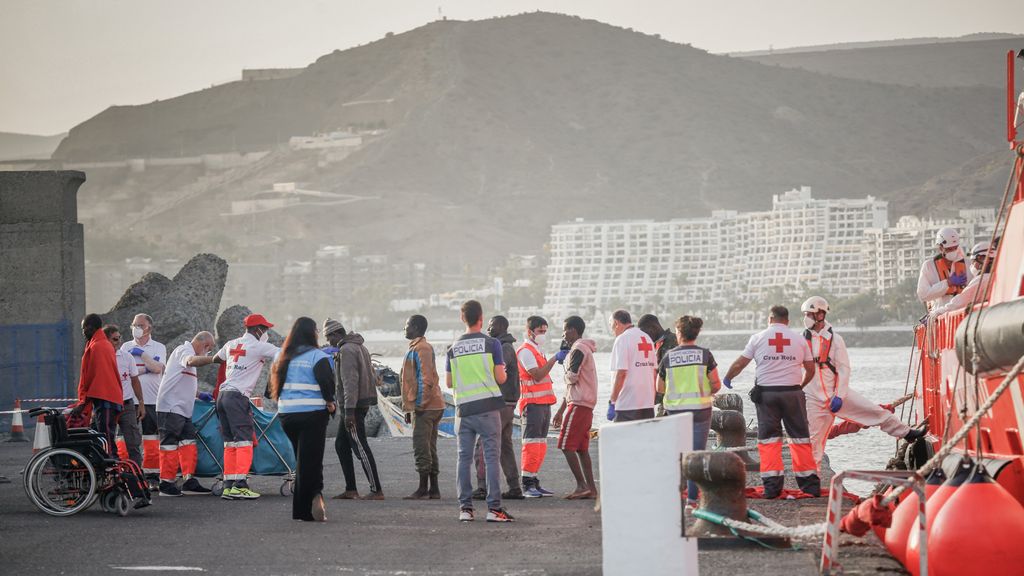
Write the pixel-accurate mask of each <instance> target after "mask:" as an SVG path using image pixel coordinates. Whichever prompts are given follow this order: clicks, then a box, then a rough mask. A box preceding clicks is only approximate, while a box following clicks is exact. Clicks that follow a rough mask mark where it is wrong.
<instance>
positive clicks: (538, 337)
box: [533, 332, 548, 348]
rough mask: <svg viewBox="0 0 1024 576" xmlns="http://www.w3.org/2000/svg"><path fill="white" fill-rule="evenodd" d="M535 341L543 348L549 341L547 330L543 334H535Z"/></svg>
mask: <svg viewBox="0 0 1024 576" xmlns="http://www.w3.org/2000/svg"><path fill="white" fill-rule="evenodd" d="M533 341H534V342H536V343H537V346H540V347H541V348H543V347H544V345H545V344H547V343H548V335H547V333H546V332H545V333H543V334H534V335H533Z"/></svg>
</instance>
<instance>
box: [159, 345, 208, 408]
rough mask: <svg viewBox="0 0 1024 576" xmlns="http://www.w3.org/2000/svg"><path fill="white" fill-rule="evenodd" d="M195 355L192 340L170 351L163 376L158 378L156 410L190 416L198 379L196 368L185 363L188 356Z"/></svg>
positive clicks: (197, 387)
mask: <svg viewBox="0 0 1024 576" xmlns="http://www.w3.org/2000/svg"><path fill="white" fill-rule="evenodd" d="M195 355H196V349H195V348H193V347H192V342H191V341H188V342H185V343H184V344H182V345H181V346H178V347H177V348H175V349H174V352H171V357H170V358H168V359H167V367H166V368H164V377H163V379H162V380H160V393H159V394H157V397H156V411H157V412H173V413H175V414H181V415H182V416H184V417H186V418H191V417H192V409H193V408H194V407H195V405H196V392H198V391H199V379H198V378H197V377H196V369H195V367H193V366H188V365H186V363H187V362H188V359H189V357H190V356H195Z"/></svg>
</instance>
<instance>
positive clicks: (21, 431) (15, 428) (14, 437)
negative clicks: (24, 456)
mask: <svg viewBox="0 0 1024 576" xmlns="http://www.w3.org/2000/svg"><path fill="white" fill-rule="evenodd" d="M7 441H8V442H28V436H25V423H24V422H23V421H22V419H21V400H15V401H14V415H13V416H12V417H11V437H10V438H8V439H7Z"/></svg>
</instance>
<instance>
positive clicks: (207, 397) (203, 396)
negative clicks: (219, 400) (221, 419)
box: [196, 392, 213, 402]
mask: <svg viewBox="0 0 1024 576" xmlns="http://www.w3.org/2000/svg"><path fill="white" fill-rule="evenodd" d="M196 398H199V399H200V400H202V401H203V402H213V394H210V393H209V392H200V393H199V394H197V395H196Z"/></svg>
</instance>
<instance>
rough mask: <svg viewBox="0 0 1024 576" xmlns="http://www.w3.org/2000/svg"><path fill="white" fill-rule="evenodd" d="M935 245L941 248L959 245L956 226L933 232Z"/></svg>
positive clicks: (958, 234)
mask: <svg viewBox="0 0 1024 576" xmlns="http://www.w3.org/2000/svg"><path fill="white" fill-rule="evenodd" d="M935 245H936V246H942V247H943V248H956V247H957V246H959V245H960V233H959V232H957V231H956V228H942V229H940V230H939V231H938V233H936V234H935Z"/></svg>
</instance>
